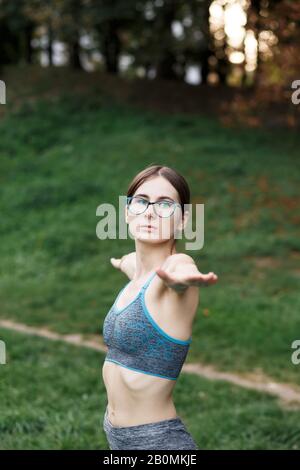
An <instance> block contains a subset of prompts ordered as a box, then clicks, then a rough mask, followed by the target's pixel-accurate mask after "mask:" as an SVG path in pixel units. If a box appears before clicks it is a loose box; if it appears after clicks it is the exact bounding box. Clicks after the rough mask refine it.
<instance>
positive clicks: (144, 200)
mask: <svg viewBox="0 0 300 470" xmlns="http://www.w3.org/2000/svg"><path fill="white" fill-rule="evenodd" d="M137 202H138V204H143V205H146V204H148V201H146V199H142V198H141V199H137Z"/></svg>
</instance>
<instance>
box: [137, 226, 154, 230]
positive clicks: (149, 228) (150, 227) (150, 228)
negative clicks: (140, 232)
mask: <svg viewBox="0 0 300 470" xmlns="http://www.w3.org/2000/svg"><path fill="white" fill-rule="evenodd" d="M140 228H144V229H147V230H156V227H153V225H140Z"/></svg>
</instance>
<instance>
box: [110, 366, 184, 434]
mask: <svg viewBox="0 0 300 470" xmlns="http://www.w3.org/2000/svg"><path fill="white" fill-rule="evenodd" d="M102 377H103V381H104V385H105V387H106V392H107V412H108V419H109V421H110V422H111V424H112V425H113V426H136V425H139V424H147V423H153V422H157V421H161V420H165V419H171V418H175V417H176V416H177V413H176V409H175V405H174V403H173V398H172V391H173V388H174V386H175V384H176V380H170V379H165V378H162V377H156V376H153V375H149V374H144V373H142V372H137V371H133V370H130V369H127V368H125V367H122V366H120V365H118V364H115V363H114V362H110V361H104V364H103V368H102Z"/></svg>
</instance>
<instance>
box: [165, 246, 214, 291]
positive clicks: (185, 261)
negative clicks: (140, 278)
mask: <svg viewBox="0 0 300 470" xmlns="http://www.w3.org/2000/svg"><path fill="white" fill-rule="evenodd" d="M156 274H157V275H158V276H159V277H160V278H161V279H162V281H163V282H164V283H165V285H166V286H167V287H170V288H171V289H174V290H175V291H176V292H184V291H185V290H186V289H187V288H188V287H189V286H198V287H202V286H203V287H207V286H210V285H212V284H215V283H216V282H217V280H218V276H217V275H216V274H215V273H213V272H209V273H207V274H203V273H201V272H200V271H199V270H198V268H197V266H196V264H195V262H194V260H193V258H191V257H190V256H188V255H185V254H181V253H180V254H175V255H172V256H170V257H169V259H168V260H167V261H166V263H164V264H163V265H162V267H161V268H158V269H156Z"/></svg>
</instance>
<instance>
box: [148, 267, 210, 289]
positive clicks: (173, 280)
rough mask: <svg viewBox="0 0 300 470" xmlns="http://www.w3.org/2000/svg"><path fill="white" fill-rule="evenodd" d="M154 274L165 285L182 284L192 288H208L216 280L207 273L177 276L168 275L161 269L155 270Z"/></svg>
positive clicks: (173, 274)
mask: <svg viewBox="0 0 300 470" xmlns="http://www.w3.org/2000/svg"><path fill="white" fill-rule="evenodd" d="M156 273H157V274H158V275H159V277H160V278H161V279H162V280H163V281H165V282H166V283H167V284H171V285H172V284H183V285H193V286H201V285H203V286H209V285H211V284H214V283H215V282H217V280H218V276H217V275H216V274H215V273H213V272H209V273H208V274H203V273H198V274H190V275H184V274H183V275H178V274H179V273H178V272H177V273H176V274H175V273H168V272H166V271H164V270H163V269H157V270H156Z"/></svg>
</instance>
